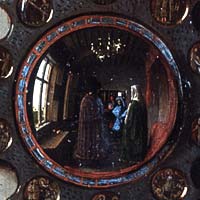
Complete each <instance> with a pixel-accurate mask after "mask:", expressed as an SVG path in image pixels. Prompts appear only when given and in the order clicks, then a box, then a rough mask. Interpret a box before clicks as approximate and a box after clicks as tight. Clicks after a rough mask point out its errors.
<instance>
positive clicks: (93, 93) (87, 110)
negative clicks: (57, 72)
mask: <svg viewBox="0 0 200 200" xmlns="http://www.w3.org/2000/svg"><path fill="white" fill-rule="evenodd" d="M86 85H87V86H86V88H87V93H86V95H85V96H84V97H83V99H82V101H81V106H80V113H79V127H78V138H77V143H76V147H75V152H74V157H75V158H76V159H79V160H85V161H91V160H100V159H102V158H104V157H105V155H106V149H107V148H106V144H107V142H106V141H105V137H104V134H105V125H104V118H103V114H104V107H103V103H102V101H101V99H100V98H99V97H98V90H99V89H100V83H99V82H98V81H97V80H96V78H95V77H90V78H88V80H87V83H86Z"/></svg>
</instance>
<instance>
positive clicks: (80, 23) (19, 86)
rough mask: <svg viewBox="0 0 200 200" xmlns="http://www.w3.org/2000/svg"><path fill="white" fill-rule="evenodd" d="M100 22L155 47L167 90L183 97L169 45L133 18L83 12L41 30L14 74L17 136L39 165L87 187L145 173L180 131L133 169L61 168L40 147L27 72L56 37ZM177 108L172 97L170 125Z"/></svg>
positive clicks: (168, 149)
mask: <svg viewBox="0 0 200 200" xmlns="http://www.w3.org/2000/svg"><path fill="white" fill-rule="evenodd" d="M102 26H103V27H113V28H118V29H121V30H125V31H128V32H130V33H132V34H133V35H136V36H138V37H141V38H143V39H144V40H145V41H146V42H147V43H149V44H151V45H153V46H154V47H155V48H157V49H158V50H159V52H160V55H159V57H160V59H162V60H165V61H167V63H168V65H167V66H170V67H167V68H168V72H169V74H170V75H171V76H172V81H171V82H172V83H170V84H171V85H170V86H169V87H171V88H169V91H170V89H172V93H176V92H175V90H177V96H178V99H179V100H180V99H182V97H183V93H182V84H181V78H180V74H179V71H178V66H177V64H176V62H175V60H174V58H173V56H172V53H171V52H170V50H169V48H168V47H167V46H166V45H165V44H164V42H163V41H162V40H161V39H160V38H159V37H158V36H156V35H155V34H154V33H153V32H151V31H150V30H149V29H147V28H145V27H144V26H143V25H141V24H139V23H137V22H135V21H132V20H129V19H126V18H121V17H117V16H102V15H87V16H81V17H78V18H75V19H72V20H69V21H66V22H64V23H63V24H60V25H59V26H57V27H54V28H52V29H51V30H50V31H48V32H47V33H45V34H44V35H43V36H42V38H41V39H40V40H39V41H38V42H37V43H36V44H35V45H34V46H33V48H32V49H31V51H30V52H29V54H28V56H27V57H26V59H25V60H24V62H23V64H22V66H21V69H20V71H19V73H18V74H17V82H16V94H15V112H16V113H15V114H16V122H17V125H18V128H19V131H20V134H21V138H22V139H23V141H24V143H25V144H26V147H27V148H28V151H29V152H30V154H31V155H32V156H33V157H34V158H35V159H36V161H37V162H38V163H39V164H40V166H42V167H43V168H45V170H47V171H48V172H49V173H51V174H52V175H54V176H56V177H57V178H60V179H61V180H64V181H66V182H70V183H74V184H76V185H79V186H84V187H91V188H108V187H113V186H117V185H121V184H125V183H128V182H132V181H136V180H138V179H139V178H141V177H143V176H144V175H146V174H148V173H149V172H151V171H152V170H153V169H154V168H155V167H156V166H157V165H158V164H159V163H160V162H161V160H164V159H166V157H167V156H168V155H169V154H170V153H171V152H172V151H173V150H174V148H175V146H176V143H177V140H178V138H179V135H180V133H181V131H180V130H179V129H178V128H177V127H176V128H177V130H176V131H174V134H173V135H172V136H171V137H170V139H169V140H168V142H167V143H166V144H165V143H163V144H162V146H161V147H162V148H161V147H160V150H159V152H157V153H156V155H154V156H153V158H152V159H151V160H150V161H148V162H147V161H146V162H142V163H141V164H140V165H139V167H138V169H137V170H136V168H135V166H134V165H133V166H130V167H128V168H125V169H121V170H118V171H113V172H85V171H81V170H79V169H74V168H71V167H70V166H67V167H65V168H64V167H62V166H60V165H59V164H58V163H56V162H55V161H53V160H52V159H51V158H50V157H49V156H48V155H47V154H46V153H45V152H44V151H43V149H42V148H41V146H40V145H39V144H38V142H37V141H36V139H35V137H34V136H33V133H32V130H31V127H30V122H29V119H28V115H27V102H26V98H27V92H28V91H27V87H28V84H29V80H30V76H31V73H32V71H33V69H34V67H35V66H36V63H37V61H38V60H39V59H40V58H41V56H42V55H43V54H44V52H45V51H46V50H47V49H48V48H49V47H50V46H51V45H53V44H54V43H55V42H56V41H58V40H59V39H60V38H62V37H64V36H66V35H68V34H70V33H72V32H74V31H77V30H80V29H85V28H91V27H102ZM176 87H177V88H176ZM174 95H175V94H174ZM178 109H179V107H178V102H177V101H176V100H175V105H174V110H175V113H172V114H173V115H170V117H172V118H173V119H172V122H173V123H172V126H173V127H174V125H175V122H177V119H176V118H177V112H178V111H179V110H178ZM172 110H173V109H172ZM177 110H178V111H177ZM180 116H181V115H180ZM163 146H164V147H163Z"/></svg>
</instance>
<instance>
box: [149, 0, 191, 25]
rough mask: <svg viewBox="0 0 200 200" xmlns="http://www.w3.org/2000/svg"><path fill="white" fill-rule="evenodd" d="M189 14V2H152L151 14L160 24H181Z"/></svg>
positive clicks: (154, 0) (177, 0)
mask: <svg viewBox="0 0 200 200" xmlns="http://www.w3.org/2000/svg"><path fill="white" fill-rule="evenodd" d="M188 13H189V1H188V0H183V1H182V0H181V1H180V0H151V14H152V16H153V18H154V19H155V20H156V21H157V22H158V23H161V24H163V25H177V24H180V23H182V22H183V20H184V19H185V18H186V17H187V15H188Z"/></svg>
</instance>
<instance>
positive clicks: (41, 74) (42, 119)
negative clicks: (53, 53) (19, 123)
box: [33, 57, 53, 129]
mask: <svg viewBox="0 0 200 200" xmlns="http://www.w3.org/2000/svg"><path fill="white" fill-rule="evenodd" d="M52 66H53V62H52V61H51V60H50V59H49V58H47V57H46V58H45V59H43V60H42V62H41V64H40V66H39V69H38V72H37V76H36V79H35V84H34V92H33V118H34V124H35V128H36V129H39V128H40V127H41V126H42V125H43V124H45V123H46V122H47V109H48V89H49V80H50V75H51V70H52ZM38 97H39V98H38Z"/></svg>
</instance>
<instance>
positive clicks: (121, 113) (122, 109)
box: [112, 97, 127, 133]
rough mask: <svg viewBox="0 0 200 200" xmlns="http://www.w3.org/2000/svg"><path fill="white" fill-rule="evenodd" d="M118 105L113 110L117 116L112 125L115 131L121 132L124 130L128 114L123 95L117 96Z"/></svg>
mask: <svg viewBox="0 0 200 200" xmlns="http://www.w3.org/2000/svg"><path fill="white" fill-rule="evenodd" d="M116 102H117V105H116V106H115V107H114V109H113V110H112V113H113V115H114V116H115V122H114V125H113V127H112V131H113V132H117V133H119V132H120V131H121V130H122V126H123V123H124V118H125V116H126V112H127V111H126V105H125V102H124V100H123V99H122V97H117V98H116Z"/></svg>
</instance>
